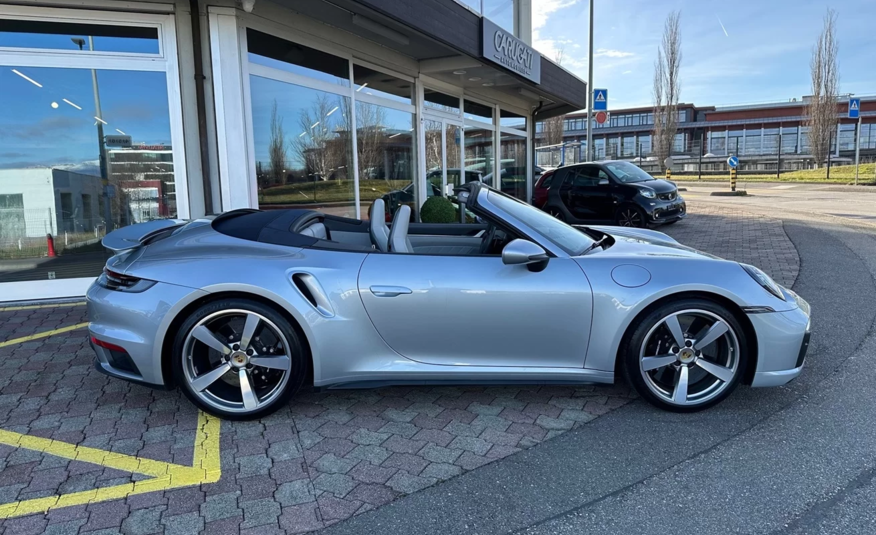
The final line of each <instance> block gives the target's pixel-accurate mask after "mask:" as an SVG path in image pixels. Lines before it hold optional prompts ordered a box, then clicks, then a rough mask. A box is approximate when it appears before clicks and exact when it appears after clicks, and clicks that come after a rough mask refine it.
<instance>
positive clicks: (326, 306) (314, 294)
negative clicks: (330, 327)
mask: <svg viewBox="0 0 876 535" xmlns="http://www.w3.org/2000/svg"><path fill="white" fill-rule="evenodd" d="M292 284H294V285H295V288H296V289H297V290H298V292H299V293H300V294H301V296H302V297H304V299H306V300H307V302H308V303H310V305H311V306H312V307H313V308H314V309H316V311H317V312H319V313H320V314H321V315H323V316H325V317H327V318H331V317H332V316H334V315H335V312H334V310H332V305H331V303H330V302H329V299H328V296H327V295H326V293H325V291H324V290H323V289H322V286H320V284H319V282H318V281H317V280H316V277H314V276H313V275H311V274H310V273H293V274H292Z"/></svg>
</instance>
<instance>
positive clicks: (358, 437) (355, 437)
mask: <svg viewBox="0 0 876 535" xmlns="http://www.w3.org/2000/svg"><path fill="white" fill-rule="evenodd" d="M381 427H383V426H382V425H381ZM390 436H392V435H391V434H389V433H377V432H375V431H370V430H368V429H362V428H360V429H357V430H356V431H355V432H353V434H352V435H350V440H352V441H353V442H355V443H356V444H361V445H364V446H378V445H380V444H382V443H383V442H384V441H385V440H386V439H388V438H389V437H390Z"/></svg>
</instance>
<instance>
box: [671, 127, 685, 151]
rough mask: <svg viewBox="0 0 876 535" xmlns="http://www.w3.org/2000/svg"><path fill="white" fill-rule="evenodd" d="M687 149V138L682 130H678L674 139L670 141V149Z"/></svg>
mask: <svg viewBox="0 0 876 535" xmlns="http://www.w3.org/2000/svg"><path fill="white" fill-rule="evenodd" d="M686 150H687V140H686V134H685V133H684V132H679V133H677V134H675V139H674V140H673V142H672V151H673V152H685V151H686Z"/></svg>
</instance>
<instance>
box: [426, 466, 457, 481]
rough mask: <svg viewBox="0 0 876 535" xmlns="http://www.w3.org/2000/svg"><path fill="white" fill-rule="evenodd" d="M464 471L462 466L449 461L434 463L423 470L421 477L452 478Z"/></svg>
mask: <svg viewBox="0 0 876 535" xmlns="http://www.w3.org/2000/svg"><path fill="white" fill-rule="evenodd" d="M461 473H462V468H460V467H459V466H456V465H455V464H449V463H432V464H430V465H429V466H427V467H426V468H425V469H424V470H423V471H422V472H420V476H421V477H425V478H435V479H440V480H442V481H443V480H445V479H450V478H451V477H454V476H458V475H459V474H461Z"/></svg>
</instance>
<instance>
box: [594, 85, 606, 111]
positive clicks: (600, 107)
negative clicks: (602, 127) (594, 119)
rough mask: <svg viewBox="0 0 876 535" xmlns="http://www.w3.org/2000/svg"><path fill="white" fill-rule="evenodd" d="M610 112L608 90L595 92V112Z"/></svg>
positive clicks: (596, 90)
mask: <svg viewBox="0 0 876 535" xmlns="http://www.w3.org/2000/svg"><path fill="white" fill-rule="evenodd" d="M606 110H608V89H594V90H593V111H606Z"/></svg>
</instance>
